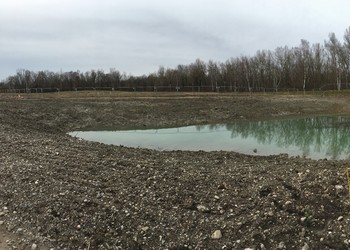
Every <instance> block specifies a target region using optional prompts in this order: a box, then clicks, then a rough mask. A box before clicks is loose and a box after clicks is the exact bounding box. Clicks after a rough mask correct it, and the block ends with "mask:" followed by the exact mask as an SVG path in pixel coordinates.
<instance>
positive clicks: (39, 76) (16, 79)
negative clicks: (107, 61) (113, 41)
mask: <svg viewBox="0 0 350 250" xmlns="http://www.w3.org/2000/svg"><path fill="white" fill-rule="evenodd" d="M349 75H350V27H349V28H348V29H346V31H345V32H344V36H343V40H339V39H338V38H337V37H336V35H335V34H334V33H330V34H329V37H328V39H327V40H325V41H324V43H323V44H320V43H315V44H310V43H309V42H308V41H307V40H304V39H302V40H301V42H300V44H299V45H298V46H296V47H292V48H289V47H288V46H284V47H277V48H276V49H275V50H259V51H257V52H256V53H255V55H254V56H240V57H236V58H230V59H228V60H227V61H226V62H215V61H213V60H209V61H208V62H204V61H202V60H200V59H197V60H196V61H195V62H193V63H191V64H189V65H178V66H177V67H175V68H164V67H163V66H160V67H159V69H158V71H157V72H155V73H150V74H148V75H142V76H133V75H126V74H125V73H121V72H120V71H118V70H116V69H114V68H111V69H110V70H109V71H108V72H104V71H103V70H91V71H87V72H80V71H69V72H62V71H61V72H52V71H48V70H46V71H38V72H33V71H30V70H26V69H18V70H17V71H16V74H14V75H11V76H9V77H7V79H6V80H5V81H3V82H2V84H0V88H1V89H2V90H3V91H14V90H16V89H22V90H23V89H24V90H26V91H32V90H33V89H36V90H38V89H41V91H43V89H44V90H45V89H47V90H60V91H64V90H79V89H111V90H131V91H132V90H133V91H137V90H140V91H237V92H238V91H275V92H277V91H281V90H287V89H288V90H294V91H299V90H300V91H307V90H329V89H332V90H341V89H348V88H349V87H350V86H349V83H348V80H349Z"/></svg>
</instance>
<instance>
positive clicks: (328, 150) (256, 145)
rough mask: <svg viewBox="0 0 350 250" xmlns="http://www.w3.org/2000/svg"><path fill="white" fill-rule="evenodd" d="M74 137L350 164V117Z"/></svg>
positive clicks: (79, 133) (77, 133) (76, 133)
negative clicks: (348, 161) (298, 157)
mask: <svg viewBox="0 0 350 250" xmlns="http://www.w3.org/2000/svg"><path fill="white" fill-rule="evenodd" d="M69 134H70V135H71V136H75V137H78V138H82V139H84V140H90V141H97V142H102V143H106V144H114V145H123V146H127V147H141V148H149V149H157V150H193V151H198V150H204V151H216V150H224V151H234V152H239V153H244V154H251V155H273V154H281V153H287V154H289V155H290V156H304V157H307V158H312V159H323V158H328V159H347V158H349V154H350V117H344V116H316V117H307V118H297V119H282V120H281V119H279V120H267V121H255V122H237V123H231V124H215V125H203V126H187V127H179V128H166V129H147V130H122V131H74V132H71V133H69Z"/></svg>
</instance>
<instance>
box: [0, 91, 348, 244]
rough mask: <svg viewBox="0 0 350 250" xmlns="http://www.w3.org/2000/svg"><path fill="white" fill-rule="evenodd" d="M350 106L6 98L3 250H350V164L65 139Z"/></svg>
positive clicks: (0, 177)
mask: <svg viewBox="0 0 350 250" xmlns="http://www.w3.org/2000/svg"><path fill="white" fill-rule="evenodd" d="M48 97H50V98H48ZM348 101H349V100H348V97H341V96H340V97H339V96H337V97H322V96H307V95H306V96H270V95H257V96H245V95H226V96H224V95H215V96H204V95H201V96H198V95H196V96H187V95H186V96H185V95H175V96H171V97H169V96H167V95H165V94H163V95H162V94H157V95H156V96H145V97H142V96H140V95H137V96H117V95H101V96H97V95H92V96H91V95H85V96H80V95H78V94H74V93H73V94H72V95H64V94H61V95H59V94H57V95H38V96H34V95H29V96H27V95H24V96H8V95H6V96H5V95H4V96H0V144H1V147H0V170H1V171H0V224H1V225H0V234H1V235H2V237H0V248H2V247H4V245H6V246H8V247H9V249H11V248H12V247H13V246H15V247H17V249H31V248H32V249H50V248H53V249H244V248H252V249H302V248H303V247H304V248H303V249H347V248H348V246H349V240H350V225H349V223H350V216H349V215H350V214H349V211H350V210H349V209H350V203H349V197H348V190H347V185H346V178H345V174H344V170H345V166H346V162H344V161H331V160H320V161H313V160H308V159H303V158H289V157H288V156H286V155H278V156H268V157H259V156H247V155H241V154H236V153H234V152H210V153H206V152H187V151H173V152H158V151H153V150H147V149H131V148H125V147H116V146H110V145H103V144H99V143H92V142H86V141H81V140H78V139H76V138H72V137H70V136H68V135H66V132H69V131H72V130H77V129H88V128H96V127H99V128H126V127H130V126H131V127H133V128H140V127H167V126H177V125H189V124H206V123H217V122H224V121H225V122H227V121H234V120H238V119H259V118H273V117H276V116H299V115H308V114H334V113H344V114H350V112H349V108H348V105H347V103H348ZM5 231H7V233H6V235H5V234H4V233H1V232H5ZM6 240H10V241H8V242H6ZM1 244H2V245H1Z"/></svg>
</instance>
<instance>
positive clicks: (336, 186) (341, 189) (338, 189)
mask: <svg viewBox="0 0 350 250" xmlns="http://www.w3.org/2000/svg"><path fill="white" fill-rule="evenodd" d="M343 190H344V187H343V185H335V191H336V192H337V194H339V193H341V192H342V191H343Z"/></svg>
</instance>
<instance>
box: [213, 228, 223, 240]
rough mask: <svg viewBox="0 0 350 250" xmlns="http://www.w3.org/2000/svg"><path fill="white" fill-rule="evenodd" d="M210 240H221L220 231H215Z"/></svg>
mask: <svg viewBox="0 0 350 250" xmlns="http://www.w3.org/2000/svg"><path fill="white" fill-rule="evenodd" d="M211 238H212V239H213V240H218V239H221V238H222V234H221V231H220V230H216V231H215V232H214V233H213V234H212V235H211Z"/></svg>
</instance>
